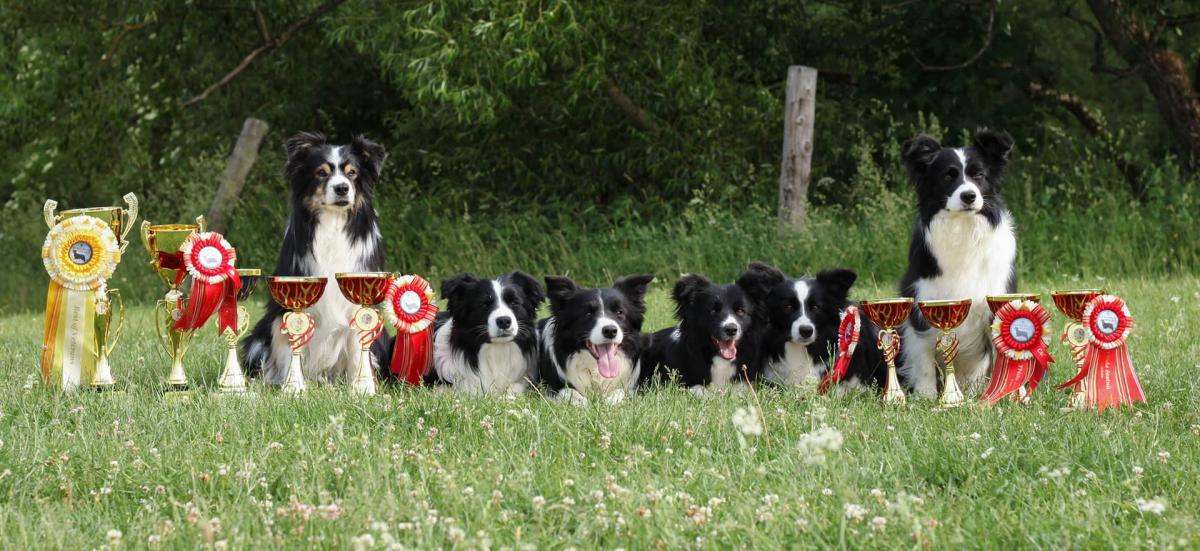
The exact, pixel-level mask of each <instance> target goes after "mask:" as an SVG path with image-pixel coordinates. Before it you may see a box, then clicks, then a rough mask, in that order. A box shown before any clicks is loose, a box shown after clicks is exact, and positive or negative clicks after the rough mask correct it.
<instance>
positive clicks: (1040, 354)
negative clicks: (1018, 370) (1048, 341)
mask: <svg viewBox="0 0 1200 551" xmlns="http://www.w3.org/2000/svg"><path fill="white" fill-rule="evenodd" d="M1052 363H1054V357H1052V356H1051V355H1050V351H1049V350H1047V349H1046V345H1045V344H1044V343H1043V344H1041V345H1039V346H1036V347H1034V349H1033V366H1032V367H1033V369H1032V371H1030V373H1029V381H1028V382H1026V383H1025V385H1026V387H1027V389H1026V390H1028V391H1029V393H1030V394H1033V391H1034V390H1036V389H1037V387H1038V385H1040V384H1041V383H1042V379H1043V378H1045V377H1046V374H1047V373H1049V372H1050V364H1052Z"/></svg>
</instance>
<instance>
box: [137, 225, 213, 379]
mask: <svg viewBox="0 0 1200 551" xmlns="http://www.w3.org/2000/svg"><path fill="white" fill-rule="evenodd" d="M204 225H205V224H204V217H203V216H198V217H196V223H195V224H160V225H154V224H151V223H150V221H149V220H147V221H144V222H142V244H144V245H145V246H146V252H147V253H148V254H149V255H150V267H151V269H153V270H154V273H156V274H158V276H159V277H160V278H162V280H163V282H164V283H166V284H167V287H168V290H167V294H166V295H164V296H163V298H162V299H160V300H159V301H158V303H157V304H156V305H155V309H154V325H155V330H156V333H157V334H158V340H159V343H160V344H161V345H162V348H163V351H164V352H166V353H167V356H168V357H169V358H170V360H171V367H170V371H169V375H168V376H167V381H166V390H167V391H168V392H186V391H188V390H189V385H188V379H187V374H186V373H185V372H184V370H183V356H184V354H186V353H187V349H188V344H189V343H190V342H191V338H192V332H191V331H184V330H181V329H178V328H176V322H177V321H179V319H180V318H181V317H182V315H183V307H184V296H183V292H182V291H181V290H180V285H181V284H182V283H183V280H184V278H185V277H186V276H187V270H186V268H185V267H184V266H183V263H182V261H181V260H180V259H179V252H180V249H181V248H182V247H183V244H184V242H185V241H187V239H188V237H190V236H191V235H192V234H194V233H196V232H202V231H204Z"/></svg>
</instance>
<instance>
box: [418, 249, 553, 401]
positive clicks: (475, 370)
mask: <svg viewBox="0 0 1200 551" xmlns="http://www.w3.org/2000/svg"><path fill="white" fill-rule="evenodd" d="M442 296H443V297H446V302H447V307H446V311H445V312H442V313H440V314H438V317H437V319H436V320H435V321H434V333H433V369H431V370H430V371H429V373H428V374H427V375H426V379H425V382H426V384H428V385H439V384H445V385H450V386H451V387H452V388H453V389H454V390H457V391H460V392H465V393H468V394H509V395H515V394H520V393H521V392H524V390H525V389H526V388H527V387H528V386H529V385H530V384H532V383H534V382H536V381H537V352H538V350H537V326H536V319H537V311H538V307H539V306H540V305H541V304H542V301H543V300H544V299H545V297H546V293H545V291H543V290H542V285H541V284H540V283H538V281H537V280H535V279H533V277H532V276H530V275H529V274H526V273H524V272H519V271H518V272H512V273H509V274H506V275H502V276H500V277H498V278H496V279H479V278H478V277H475V276H474V275H472V274H469V273H461V274H458V275H456V276H454V277H451V278H450V279H447V280H446V281H444V282H442Z"/></svg>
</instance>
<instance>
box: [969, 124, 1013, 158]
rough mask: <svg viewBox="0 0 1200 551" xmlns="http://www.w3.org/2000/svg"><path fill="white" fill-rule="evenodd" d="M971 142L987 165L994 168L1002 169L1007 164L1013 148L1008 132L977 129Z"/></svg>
mask: <svg viewBox="0 0 1200 551" xmlns="http://www.w3.org/2000/svg"><path fill="white" fill-rule="evenodd" d="M971 141H972V145H973V146H975V149H976V150H977V151H979V152H980V153H981V154H983V158H984V159H987V162H988V164H991V165H992V166H994V167H1003V166H1004V165H1005V164H1006V163H1008V154H1009V153H1011V152H1012V148H1013V139H1012V136H1010V135H1009V134H1008V132H1005V131H1003V130H991V129H988V128H978V129H976V130H975V136H974V137H973V138H972V140H971Z"/></svg>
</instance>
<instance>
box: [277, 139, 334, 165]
mask: <svg viewBox="0 0 1200 551" xmlns="http://www.w3.org/2000/svg"><path fill="white" fill-rule="evenodd" d="M322 145H325V135H324V134H322V133H320V132H301V133H299V134H296V135H295V136H292V137H290V138H288V141H287V144H286V145H285V146H284V147H285V149H286V150H287V158H288V164H291V163H293V162H296V161H298V160H300V159H303V158H304V156H305V155H307V154H308V152H309V151H310V150H312V149H313V148H314V147H320V146H322Z"/></svg>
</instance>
